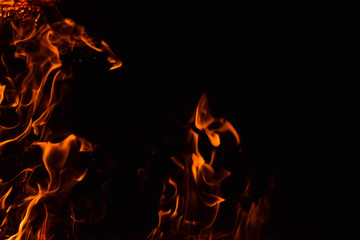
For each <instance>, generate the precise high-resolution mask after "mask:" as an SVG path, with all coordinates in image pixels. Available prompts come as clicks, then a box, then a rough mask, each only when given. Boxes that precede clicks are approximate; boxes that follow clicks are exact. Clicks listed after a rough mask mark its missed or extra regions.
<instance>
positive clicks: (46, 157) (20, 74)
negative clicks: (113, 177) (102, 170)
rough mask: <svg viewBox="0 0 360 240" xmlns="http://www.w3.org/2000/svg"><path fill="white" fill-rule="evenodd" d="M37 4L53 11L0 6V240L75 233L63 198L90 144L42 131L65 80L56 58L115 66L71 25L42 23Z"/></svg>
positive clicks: (82, 168)
mask: <svg viewBox="0 0 360 240" xmlns="http://www.w3.org/2000/svg"><path fill="white" fill-rule="evenodd" d="M44 5H47V6H52V7H55V1H54V0H38V1H35V0H32V1H31V0H20V1H8V0H1V1H0V24H1V25H3V26H4V29H9V30H10V31H9V32H8V33H6V34H8V36H9V38H8V39H5V40H6V41H8V48H10V49H12V50H14V51H13V54H7V53H6V52H4V53H3V52H1V64H0V70H1V74H0V116H1V118H0V164H2V165H3V164H8V165H10V166H16V167H14V168H13V169H10V170H9V173H8V174H7V175H6V176H4V177H2V176H1V178H0V217H1V220H0V221H1V225H0V238H1V239H8V240H20V239H38V240H40V239H43V240H45V239H53V238H54V235H55V232H54V230H53V229H52V228H53V227H54V224H60V225H64V232H65V233H66V234H67V237H68V238H70V235H71V234H73V235H74V234H75V233H74V224H75V216H74V214H73V209H72V206H68V205H67V204H68V203H67V201H68V200H67V198H68V196H69V194H70V193H71V191H72V189H73V187H74V186H75V185H76V184H77V183H78V182H80V181H82V180H83V179H84V178H85V177H86V174H87V169H88V167H87V164H86V163H87V161H89V160H87V159H88V157H84V155H83V154H84V153H86V152H88V153H91V152H92V151H93V150H94V145H93V144H92V143H90V142H88V141H87V140H86V139H84V138H82V137H80V136H76V135H74V134H71V133H69V132H68V131H67V129H58V128H54V127H53V126H52V125H51V124H50V120H51V117H52V112H53V111H54V109H55V108H56V107H57V106H58V105H59V104H61V102H62V100H63V97H64V95H65V92H64V89H65V88H62V87H61V86H63V85H64V84H66V83H65V80H70V79H71V78H72V68H71V64H70V65H69V64H64V56H66V55H67V54H69V53H70V52H73V51H74V49H79V48H81V49H82V51H83V52H84V53H86V54H92V53H93V52H101V53H103V54H104V55H106V57H107V60H108V66H109V67H108V69H109V70H113V69H116V68H119V67H120V66H121V65H122V62H121V61H120V60H119V59H118V58H117V57H116V55H115V54H114V53H113V52H112V50H111V49H110V47H109V46H108V45H107V44H106V43H105V42H104V41H100V43H97V42H95V41H94V40H93V39H92V38H91V37H89V36H88V35H87V33H86V31H85V29H84V27H83V26H80V25H78V24H76V23H75V22H74V21H73V20H71V19H64V18H61V19H60V20H59V21H56V22H52V23H50V22H48V21H47V20H46V16H45V14H44V13H43V12H42V6H44ZM4 36H6V35H4ZM13 62H16V63H18V64H13ZM15 152H17V153H19V154H14V153H15ZM29 156H31V157H29ZM3 166H4V165H3ZM16 169H17V170H16ZM2 172H3V170H2ZM70 205H71V204H70ZM70 208H71V209H70ZM66 209H67V210H66ZM59 211H65V214H62V217H61V216H59V214H57V213H58V212H59ZM66 212H68V213H67V214H66ZM71 221H72V222H73V225H72V226H71V227H69V229H66V226H67V225H68V223H67V222H71ZM71 232H72V233H71Z"/></svg>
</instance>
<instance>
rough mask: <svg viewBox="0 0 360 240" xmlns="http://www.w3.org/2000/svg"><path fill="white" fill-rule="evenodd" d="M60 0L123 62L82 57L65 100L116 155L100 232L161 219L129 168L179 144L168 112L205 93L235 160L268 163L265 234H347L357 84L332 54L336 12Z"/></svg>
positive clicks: (107, 152)
mask: <svg viewBox="0 0 360 240" xmlns="http://www.w3.org/2000/svg"><path fill="white" fill-rule="evenodd" d="M59 9H60V11H61V12H62V14H63V15H64V16H65V17H70V18H72V19H74V20H75V21H76V22H77V23H79V24H81V25H84V26H85V28H86V30H87V32H88V33H89V35H91V36H93V37H94V39H96V40H104V41H105V42H107V43H108V44H109V45H110V46H111V48H112V50H113V51H114V52H115V53H116V54H117V56H118V57H119V58H120V59H122V61H123V66H122V67H121V68H120V69H117V70H114V71H112V72H109V73H103V69H100V70H98V69H97V68H98V67H97V65H98V64H97V63H96V62H95V63H90V64H89V65H84V67H79V70H78V72H79V73H78V74H79V77H78V82H77V83H76V84H74V87H73V90H72V91H73V99H72V104H71V105H72V107H71V108H70V110H69V112H70V114H71V120H69V121H70V126H71V128H72V131H73V132H75V133H77V134H80V135H83V136H85V137H87V138H88V139H89V140H92V141H93V142H97V143H99V145H100V146H101V147H100V154H99V158H98V159H104V156H106V159H111V160H107V161H108V163H107V164H108V165H109V166H110V167H109V166H107V167H105V168H108V169H110V170H109V172H110V173H109V174H108V175H109V176H110V177H111V179H112V181H111V184H110V185H109V186H110V187H109V188H108V191H109V193H108V202H109V203H108V213H107V214H108V217H107V220H106V222H105V223H104V225H107V227H103V229H102V231H105V232H106V231H108V232H111V231H115V232H117V233H111V234H114V235H117V234H118V232H122V233H121V234H120V235H122V236H127V237H129V236H134V235H137V236H146V235H147V234H148V233H149V231H151V229H152V228H153V227H154V226H155V225H156V220H157V219H156V218H157V215H156V212H157V206H156V205H157V201H156V200H152V201H150V200H149V199H146V198H145V200H144V198H142V197H141V194H140V193H139V192H140V191H139V189H140V184H139V181H138V177H137V172H136V170H137V168H139V167H144V166H146V160H148V159H162V158H163V159H167V157H169V156H171V154H172V153H173V152H174V151H175V152H176V146H174V145H176V144H177V143H178V142H180V141H179V140H177V137H178V136H179V135H181V134H180V133H179V131H181V130H179V128H178V127H177V126H178V125H177V124H179V123H183V122H185V121H186V120H187V119H188V118H189V116H191V114H192V111H193V110H194V109H195V107H196V102H197V100H198V99H199V98H200V96H201V94H202V93H206V94H207V96H208V97H209V101H210V108H211V110H212V112H213V113H214V115H216V116H221V117H225V118H226V119H228V120H229V121H230V122H231V123H232V124H233V125H234V127H235V128H236V129H237V130H238V132H239V135H240V138H241V139H242V143H243V148H244V152H245V157H244V158H243V159H242V160H241V163H239V164H238V167H239V168H241V167H243V168H245V170H244V171H243V173H245V174H247V172H248V171H249V172H253V173H254V175H255V178H257V179H260V180H259V182H262V181H266V179H267V177H268V176H270V175H274V176H275V186H276V190H275V193H274V199H273V202H272V212H271V218H270V221H269V224H268V229H267V230H268V232H269V233H268V234H269V238H270V239H352V237H350V236H351V234H352V231H351V229H352V227H353V226H354V221H353V218H352V216H354V217H356V213H355V209H356V201H355V198H353V197H352V196H351V195H352V194H353V193H355V192H356V188H353V187H352V186H354V183H355V182H354V180H355V177H356V174H354V172H353V170H352V167H351V163H352V162H353V161H355V159H354V157H352V156H351V154H349V149H350V148H351V143H350V142H351V141H349V139H348V137H347V136H348V135H347V134H348V132H349V131H351V130H352V129H351V128H349V127H348V121H349V120H348V119H349V118H350V117H349V115H348V113H347V112H348V109H349V105H351V104H350V103H351V102H352V98H353V96H352V95H351V94H350V93H349V92H348V90H347V86H345V85H346V83H345V84H344V81H345V79H344V73H343V71H342V69H340V65H338V61H339V58H338V57H339V53H338V51H340V50H341V47H339V46H338V45H337V39H339V38H341V37H339V33H338V32H335V30H334V29H336V28H337V26H336V14H329V15H328V14H327V13H326V9H324V8H323V6H305V5H297V4H292V5H288V4H278V5H276V4H260V3H253V4H249V3H244V4H235V3H225V2H224V1H223V2H220V1H218V2H213V1H204V2H198V1H197V2H196V3H195V1H171V2H169V1H146V2H142V1H141V2H140V1H131V2H130V1H128V2H124V1H122V2H118V1H100V2H94V3H93V2H91V3H90V2H88V1H62V2H61V3H60V4H59ZM345 133H346V134H345ZM169 139H170V140H169ZM174 148H175V150H174ZM154 151H155V156H153V155H152V153H153V152H154ZM98 161H100V162H101V161H102V160H98ZM104 161H105V160H104ZM98 164H99V165H102V164H104V165H106V164H105V163H98ZM165 166H166V165H165ZM165 166H163V168H166V167H165ZM240 172H241V171H240ZM93 184H94V185H96V181H94V183H93ZM260 185H261V184H260ZM159 186H160V188H161V185H159ZM158 191H161V189H158ZM156 194H158V193H156ZM156 194H154V195H155V196H157V195H156ZM144 201H150V202H145V203H144ZM119 205H121V206H119ZM149 208H150V209H149ZM129 212H131V213H132V214H129ZM124 219H125V221H126V222H127V223H126V224H125V225H124V224H123V222H124ZM149 223H150V224H149ZM154 224H155V225H154ZM93 231H95V230H93ZM108 234H109V235H111V234H110V233H108ZM348 237H349V238H348Z"/></svg>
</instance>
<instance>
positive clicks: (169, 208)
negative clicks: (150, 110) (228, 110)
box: [149, 94, 240, 240]
mask: <svg viewBox="0 0 360 240" xmlns="http://www.w3.org/2000/svg"><path fill="white" fill-rule="evenodd" d="M192 119H194V124H195V127H196V129H197V130H199V131H202V132H205V133H206V135H207V136H208V139H209V142H210V144H211V146H212V147H213V149H212V155H211V158H210V159H204V157H203V155H201V153H200V150H199V147H198V146H199V134H198V133H197V131H195V130H193V129H191V128H190V129H189V130H188V143H189V152H187V153H186V154H184V155H182V156H173V157H172V158H171V160H172V161H173V162H174V163H175V164H176V165H177V166H178V167H179V171H178V172H177V173H175V174H174V177H169V178H168V179H167V180H165V182H164V187H163V195H162V196H161V198H160V211H159V223H158V226H157V227H156V228H155V229H154V230H153V231H152V233H151V234H150V236H149V239H152V240H154V239H168V238H169V237H171V236H174V235H176V234H178V233H181V232H184V231H185V232H188V233H189V235H192V236H196V235H198V236H199V239H202V237H201V236H207V239H210V238H211V235H212V230H213V225H214V223H215V220H216V217H217V214H218V211H219V207H220V203H221V202H224V201H225V199H224V198H222V197H221V191H220V185H221V183H222V182H223V180H224V179H226V178H227V177H228V176H230V171H228V170H226V169H224V168H220V169H215V168H214V162H215V159H216V149H217V147H219V146H220V144H221V135H222V134H223V133H225V132H230V133H231V134H232V135H233V136H234V138H235V141H236V144H237V145H239V144H240V138H239V136H238V134H237V132H236V131H235V129H234V127H233V126H232V125H231V124H230V123H229V122H228V121H227V120H225V119H223V118H215V117H213V116H212V115H211V114H210V112H209V107H208V101H207V97H206V95H205V94H204V95H202V96H201V98H200V100H199V102H198V105H197V108H196V112H195V114H194V117H193V118H192ZM214 126H215V127H214ZM175 179H176V180H175ZM169 188H173V189H174V193H173V195H171V196H170V197H168V196H167V194H165V192H166V191H168V189H169Z"/></svg>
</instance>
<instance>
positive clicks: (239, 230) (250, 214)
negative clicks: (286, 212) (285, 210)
mask: <svg viewBox="0 0 360 240" xmlns="http://www.w3.org/2000/svg"><path fill="white" fill-rule="evenodd" d="M251 185H252V182H251V179H249V180H248V184H247V186H246V189H245V191H244V193H243V194H242V195H243V196H242V197H243V198H246V197H248V196H249V191H250V188H251ZM274 187H275V186H274V183H273V179H272V178H270V180H269V182H268V192H267V193H266V194H265V195H263V196H261V197H260V198H259V199H258V200H257V201H254V202H252V203H251V206H250V209H249V210H246V209H245V208H243V207H242V206H241V204H240V203H239V204H238V205H237V215H236V216H237V218H236V223H235V225H234V234H233V236H234V239H239V240H260V239H262V238H261V237H262V234H263V232H264V229H263V228H264V226H265V224H266V223H267V221H268V220H269V215H270V198H271V195H272V192H273V189H274Z"/></svg>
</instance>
